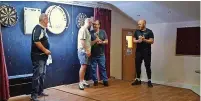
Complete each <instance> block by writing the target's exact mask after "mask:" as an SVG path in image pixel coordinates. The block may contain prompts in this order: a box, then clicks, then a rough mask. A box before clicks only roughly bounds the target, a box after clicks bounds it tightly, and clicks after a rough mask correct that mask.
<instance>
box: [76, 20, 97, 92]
mask: <svg viewBox="0 0 201 101" xmlns="http://www.w3.org/2000/svg"><path fill="white" fill-rule="evenodd" d="M91 24H92V20H91V19H90V18H86V19H85V22H84V25H83V26H82V27H81V28H80V29H79V32H78V42H77V43H78V45H77V49H78V58H79V61H80V65H81V67H80V71H79V78H80V82H79V89H80V90H84V88H85V87H89V84H87V83H86V81H85V80H84V76H85V72H86V68H87V65H88V63H89V57H90V56H91V44H94V43H96V42H98V39H96V40H94V41H93V42H92V41H91V34H90V32H89V30H88V29H89V28H90V27H91Z"/></svg>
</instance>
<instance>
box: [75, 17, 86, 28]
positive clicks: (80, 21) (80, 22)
mask: <svg viewBox="0 0 201 101" xmlns="http://www.w3.org/2000/svg"><path fill="white" fill-rule="evenodd" d="M86 18H87V15H86V14H84V13H79V14H78V15H77V17H76V24H77V27H78V28H80V27H81V26H83V25H84V20H85V19H86Z"/></svg>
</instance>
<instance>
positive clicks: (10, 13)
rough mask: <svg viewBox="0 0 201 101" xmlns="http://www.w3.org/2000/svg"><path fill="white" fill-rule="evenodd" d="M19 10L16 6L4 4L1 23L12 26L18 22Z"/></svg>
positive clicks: (0, 10) (0, 16)
mask: <svg viewBox="0 0 201 101" xmlns="http://www.w3.org/2000/svg"><path fill="white" fill-rule="evenodd" d="M17 20H18V17H17V11H16V9H15V8H14V7H11V6H9V5H3V6H1V7H0V23H1V24H2V25H3V26H6V27H11V26H14V25H15V24H16V23H17Z"/></svg>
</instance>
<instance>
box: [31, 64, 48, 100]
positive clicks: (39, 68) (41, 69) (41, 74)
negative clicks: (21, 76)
mask: <svg viewBox="0 0 201 101" xmlns="http://www.w3.org/2000/svg"><path fill="white" fill-rule="evenodd" d="M32 65H33V77H32V94H31V96H37V95H40V94H41V93H42V92H43V86H44V79H45V74H46V67H45V66H46V61H45V60H34V61H32Z"/></svg>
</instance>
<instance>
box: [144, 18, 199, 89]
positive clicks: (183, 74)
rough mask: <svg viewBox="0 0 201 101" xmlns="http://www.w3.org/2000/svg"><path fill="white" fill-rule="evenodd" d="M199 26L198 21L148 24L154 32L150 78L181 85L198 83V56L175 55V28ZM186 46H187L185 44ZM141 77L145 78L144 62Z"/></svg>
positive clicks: (155, 80)
mask: <svg viewBox="0 0 201 101" xmlns="http://www.w3.org/2000/svg"><path fill="white" fill-rule="evenodd" d="M194 26H200V21H191V22H180V23H162V24H148V25H147V27H148V28H150V29H151V30H152V31H153V32H154V36H155V43H154V44H153V45H152V63H151V64H152V66H151V68H152V80H153V81H154V82H163V83H174V84H182V85H200V75H199V74H197V73H195V70H199V69H200V57H195V56H175V51H176V50H175V49H176V34H177V28H180V27H194ZM186 48H188V46H186ZM142 79H144V80H147V76H146V72H145V67H144V64H142Z"/></svg>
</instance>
